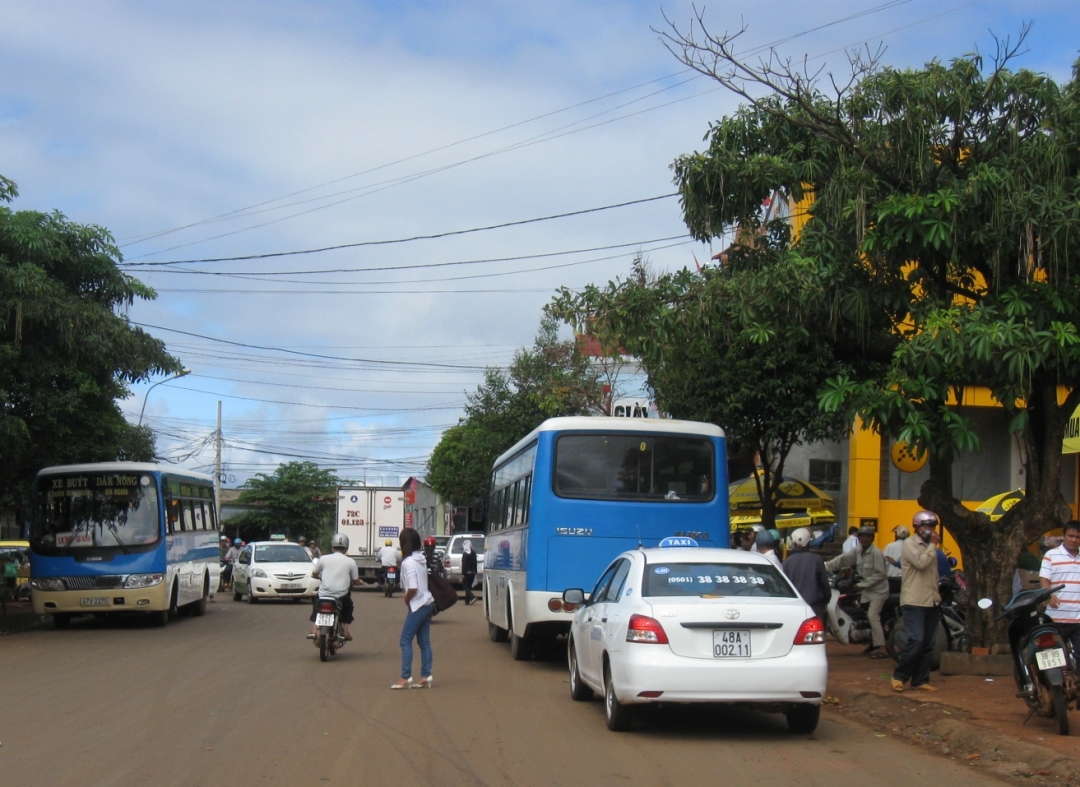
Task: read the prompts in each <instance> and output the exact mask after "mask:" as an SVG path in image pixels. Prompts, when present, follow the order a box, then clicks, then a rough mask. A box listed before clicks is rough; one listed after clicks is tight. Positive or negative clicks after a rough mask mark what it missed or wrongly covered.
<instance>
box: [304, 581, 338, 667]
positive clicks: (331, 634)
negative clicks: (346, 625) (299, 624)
mask: <svg viewBox="0 0 1080 787" xmlns="http://www.w3.org/2000/svg"><path fill="white" fill-rule="evenodd" d="M315 625H316V626H317V627H318V629H319V633H318V634H315V635H314V637H315V641H316V643H318V645H319V660H320V661H326V660H327V659H329V658H330V657H331V656H333V655H334V654H335V653H337V650H338V648H340V647H341V646H342V645H344V644H345V635H344V634H343V633H342V631H341V602H340V601H339V600H338V599H336V598H334V597H333V596H319V600H318V602H316V604H315ZM311 636H312V635H311V634H309V635H308V637H309V638H310V637H311Z"/></svg>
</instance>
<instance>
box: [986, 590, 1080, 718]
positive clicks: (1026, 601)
mask: <svg viewBox="0 0 1080 787" xmlns="http://www.w3.org/2000/svg"><path fill="white" fill-rule="evenodd" d="M1064 587H1065V586H1064V585H1056V586H1054V587H1050V588H1042V589H1039V590H1022V591H1020V592H1019V593H1017V594H1016V595H1015V596H1013V597H1012V600H1011V601H1009V603H1008V604H1006V605H1005V607H1004V608H1003V609H1002V610H1001V614H1000V615H998V617H997V619H998V620H1001V619H1002V618H1007V619H1008V620H1009V649H1010V650H1011V651H1012V657H1013V676H1014V677H1015V678H1016V689H1017V691H1016V696H1017V697H1019V698H1021V699H1023V700H1024V702H1026V703H1027V706H1028V707H1029V708H1030V709H1031V712H1030V713H1029V714H1028V719H1030V718H1031V716H1032V714H1038V715H1039V716H1043V717H1045V718H1048V719H1054V721H1055V722H1056V723H1057V732H1058V735H1068V734H1069V717H1068V714H1067V711H1068V707H1069V703H1070V702H1072V701H1073V700H1077V699H1078V698H1080V682H1078V681H1077V674H1076V657H1077V654H1075V653H1073V652H1072V649H1071V648H1070V647H1069V645H1068V643H1067V642H1065V640H1064V639H1062V637H1061V632H1060V631H1058V629H1057V627H1056V626H1055V625H1054V623H1053V621H1052V620H1050V618H1049V617H1048V616H1047V615H1046V613H1045V612H1042V611H1041V610H1040V609H1039V607H1040V605H1041V604H1043V603H1045V602H1047V601H1049V600H1050V596H1052V595H1053V594H1054V593H1056V592H1058V591H1059V590H1062V589H1063V588H1064ZM993 603H994V602H993V600H992V599H988V598H983V599H979V602H978V605H979V608H980V609H989V608H990V607H991V606H993ZM1024 721H1025V722H1026V721H1027V719H1024Z"/></svg>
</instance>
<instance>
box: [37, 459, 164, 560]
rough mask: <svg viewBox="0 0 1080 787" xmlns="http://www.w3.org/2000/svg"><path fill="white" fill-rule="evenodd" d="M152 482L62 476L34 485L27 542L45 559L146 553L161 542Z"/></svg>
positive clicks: (135, 477)
mask: <svg viewBox="0 0 1080 787" xmlns="http://www.w3.org/2000/svg"><path fill="white" fill-rule="evenodd" d="M159 521H160V512H159V509H158V494H157V485H156V484H155V482H154V478H153V477H152V476H149V475H146V474H142V473H131V474H122V473H117V474H93V473H85V474H81V473H80V474H65V475H55V476H46V477H43V478H40V479H39V480H38V487H37V490H36V493H35V497H34V506H33V517H32V520H31V528H30V540H31V543H32V544H33V545H34V548H35V549H36V550H38V551H40V552H42V553H43V554H66V553H68V552H71V551H74V550H78V549H92V548H116V549H120V550H129V549H132V548H139V547H146V546H149V545H152V544H155V543H157V542H158V540H159V539H160V538H161V532H160V524H159Z"/></svg>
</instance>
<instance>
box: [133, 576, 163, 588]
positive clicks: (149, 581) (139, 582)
mask: <svg viewBox="0 0 1080 787" xmlns="http://www.w3.org/2000/svg"><path fill="white" fill-rule="evenodd" d="M163 581H165V575H164V574H128V578H127V579H126V580H124V587H125V588H128V589H131V588H149V587H153V586H154V585H160V584H161V583H162V582H163Z"/></svg>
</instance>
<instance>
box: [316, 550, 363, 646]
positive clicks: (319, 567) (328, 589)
mask: <svg viewBox="0 0 1080 787" xmlns="http://www.w3.org/2000/svg"><path fill="white" fill-rule="evenodd" d="M330 547H331V549H332V550H333V551H332V552H331V553H330V554H329V555H323V556H322V557H320V558H319V559H318V560H317V561H316V563H315V567H314V568H313V569H312V572H311V576H312V577H314V578H315V579H320V580H322V584H320V586H319V592H318V593H317V594H316V595H315V597H314V598H313V599H312V604H311V636H312V637H313V638H314V639H315V645H316V647H318V644H319V640H318V635H319V627H318V626H316V625H315V615H316V613H317V611H318V608H319V597H320V596H324V597H325V596H332V597H334V598H336V599H337V600H338V601H339V602H340V603H341V633H342V636H344V637H345V641H346V642H349V641H351V640H352V634H351V633H349V624H350V623H352V622H353V602H352V595H350V592H351V591H352V589H353V587H356V586H358V585H359V584H360V570H359V569H358V568H357V567H356V561H355V560H353V559H352V558H351V557H349V556H347V555H346V554H345V552H346V551H348V549H349V537H348V536H347V535H345V534H344V533H335V534H334V537H333V538H332V539H330Z"/></svg>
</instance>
